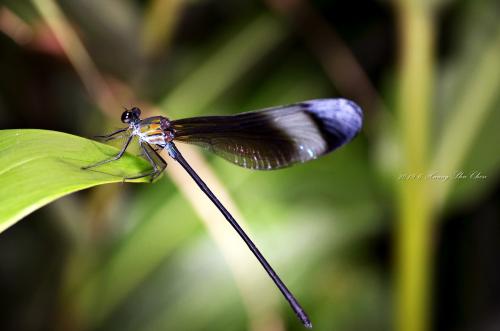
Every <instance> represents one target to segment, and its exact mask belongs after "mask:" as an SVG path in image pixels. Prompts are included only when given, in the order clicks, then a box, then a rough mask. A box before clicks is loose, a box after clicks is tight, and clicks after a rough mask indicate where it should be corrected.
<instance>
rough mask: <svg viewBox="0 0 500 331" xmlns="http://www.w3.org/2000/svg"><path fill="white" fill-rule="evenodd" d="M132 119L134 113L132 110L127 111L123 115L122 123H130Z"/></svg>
mask: <svg viewBox="0 0 500 331" xmlns="http://www.w3.org/2000/svg"><path fill="white" fill-rule="evenodd" d="M131 118H132V112H131V111H130V110H126V111H124V112H123V113H122V122H123V123H130V119H131Z"/></svg>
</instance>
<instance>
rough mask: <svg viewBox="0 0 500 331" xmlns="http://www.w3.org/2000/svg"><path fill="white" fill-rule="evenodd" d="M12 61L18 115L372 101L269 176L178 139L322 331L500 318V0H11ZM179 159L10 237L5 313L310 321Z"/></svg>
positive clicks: (208, 324)
mask: <svg viewBox="0 0 500 331" xmlns="http://www.w3.org/2000/svg"><path fill="white" fill-rule="evenodd" d="M0 73H1V78H0V128H1V129H9V128H40V129H50V130H57V131H63V132H67V133H72V134H77V135H81V136H86V137H91V136H93V135H96V134H102V133H104V132H107V131H110V130H112V129H113V128H118V127H120V122H119V116H120V114H121V112H122V111H123V108H122V106H125V107H130V106H132V105H137V106H140V107H141V108H142V109H143V111H145V112H146V114H147V115H151V114H159V113H161V114H162V115H164V116H168V117H170V118H183V117H190V116H197V115H208V114H231V113H237V112H241V111H248V110H252V109H257V108H263V107H269V106H274V105H279V104H286V103H292V102H296V101H301V100H306V99H312V98H320V97H346V98H350V99H353V100H355V101H356V102H357V103H359V104H360V105H361V106H362V107H363V109H364V111H365V125H364V130H363V132H362V133H361V134H360V135H359V136H358V137H357V138H356V139H355V140H354V141H353V142H352V143H351V144H349V145H347V146H345V147H343V148H341V149H340V150H338V151H336V152H335V153H334V154H332V155H329V156H327V157H324V158H322V159H320V160H316V161H313V162H310V163H307V164H303V165H297V166H295V167H292V168H289V169H285V170H280V171H270V172H265V171H263V172H259V171H250V170H246V169H243V168H239V167H236V166H234V165H232V164H229V163H228V162H226V161H224V160H221V159H219V158H217V157H213V156H212V155H207V154H205V153H203V152H202V151H200V150H197V149H191V148H187V147H185V146H180V149H181V150H182V151H183V152H184V153H185V157H186V159H188V160H189V161H190V162H191V163H192V165H193V167H194V168H195V169H196V170H198V171H199V172H200V174H201V176H202V177H204V178H206V180H207V182H208V184H209V185H210V186H212V187H213V189H214V191H215V192H216V194H218V195H220V196H221V199H222V200H223V201H224V202H225V203H226V204H227V207H228V209H229V210H230V211H232V212H233V213H234V214H235V216H237V219H238V220H240V221H241V222H242V223H244V224H245V228H246V229H248V231H249V232H250V235H251V237H252V238H253V239H254V240H255V242H256V244H257V245H258V246H259V247H260V248H261V250H262V251H263V253H264V255H265V256H266V257H267V258H268V259H269V261H270V262H271V264H272V265H273V266H274V267H275V268H276V270H277V271H278V273H279V274H280V275H281V277H282V278H283V280H284V281H285V283H286V284H287V285H288V286H289V288H290V289H291V290H292V292H294V293H295V294H296V296H297V297H298V299H299V301H300V302H301V303H302V305H303V306H304V308H305V309H306V311H307V312H308V313H309V316H310V318H311V320H312V322H313V325H314V326H315V329H316V330H339V331H340V330H389V329H392V330H410V331H412V330H413V331H425V330H498V329H500V299H499V298H500V267H499V264H498V258H497V252H498V249H499V248H500V240H499V238H500V223H499V220H500V203H499V201H500V179H499V170H500V153H499V149H498V143H499V142H500V130H499V129H498V125H499V123H500V111H499V106H500V93H499V91H500V5H499V3H498V1H495V0H485V1H438V0H436V1H431V0H429V1H410V0H408V1H404V0H401V1H396V0H395V1H348V2H346V1H322V0H316V1H306V0H262V1H256V0H241V1H230V0H184V1H182V0H151V1H139V0H134V1H133V0H129V1H118V0H108V1H98V0H59V1H55V0H32V1H28V0H21V1H19V0H7V1H5V0H4V1H2V2H1V4H0ZM118 145H119V142H118ZM167 173H168V175H166V176H164V177H163V178H162V179H161V180H160V181H158V182H156V183H154V184H113V185H106V186H101V187H97V188H94V189H91V190H86V191H84V192H79V193H77V194H72V195H69V196H66V197H64V198H62V199H59V200H58V201H56V202H54V203H52V204H50V205H48V206H46V207H44V208H42V209H40V210H38V211H36V212H34V213H33V214H31V215H29V216H28V217H26V218H25V219H23V220H22V221H21V222H19V223H17V224H16V225H14V226H13V227H11V228H9V229H8V230H6V231H5V232H3V233H2V234H0V307H1V309H0V329H1V330H122V331H126V330H146V331H148V330H255V331H271V330H273V331H275V330H276V331H279V330H301V329H303V327H302V325H301V324H300V322H299V321H297V320H296V318H295V316H294V314H293V313H292V312H291V310H290V309H289V307H288V305H287V304H286V302H285V301H284V300H283V298H282V297H281V295H280V293H279V291H278V290H277V289H275V288H274V287H273V284H272V283H271V281H270V280H269V279H268V278H267V277H266V275H265V273H264V271H263V270H262V268H261V267H260V266H259V265H258V264H257V263H256V262H255V261H254V258H253V256H251V255H250V254H249V253H248V252H247V251H246V247H245V246H244V244H243V243H242V242H240V240H239V238H237V237H236V234H235V233H233V232H232V231H231V229H229V227H228V226H227V225H226V222H225V220H224V219H223V218H222V217H221V216H220V215H219V214H218V212H217V211H216V210H215V208H214V207H212V206H211V205H210V203H209V202H208V201H207V199H206V198H205V197H203V196H202V195H201V194H200V193H199V192H198V191H197V190H198V189H197V187H195V185H194V184H192V183H191V182H190V180H189V178H187V177H186V176H185V175H184V174H182V171H180V170H179V169H178V168H177V165H176V164H174V162H172V161H170V162H169V166H168V168H167ZM460 173H461V174H462V175H461V176H460V175H459V174H460ZM443 176H448V177H443ZM1 189H2V188H1V178H0V190H1ZM0 208H1V202H0Z"/></svg>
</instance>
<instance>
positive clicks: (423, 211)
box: [395, 1, 433, 331]
mask: <svg viewBox="0 0 500 331" xmlns="http://www.w3.org/2000/svg"><path fill="white" fill-rule="evenodd" d="M426 4H427V2H420V1H400V3H399V6H398V8H397V9H398V15H399V24H400V27H401V43H400V44H401V51H400V54H401V67H400V79H401V80H400V81H401V85H400V92H399V96H398V98H399V99H398V117H399V124H400V137H401V148H402V155H403V163H402V169H401V172H402V174H408V175H415V176H417V177H416V178H415V179H413V180H405V181H399V182H398V188H399V191H398V193H399V200H398V203H399V214H398V222H397V230H396V236H395V238H396V302H395V307H396V315H395V316H396V320H395V326H396V327H395V329H396V330H401V331H403V330H404V331H425V330H427V329H428V325H429V306H430V300H429V293H430V275H431V255H432V254H431V253H432V242H431V238H432V222H431V219H432V216H433V212H432V201H431V197H430V194H429V193H430V190H429V182H428V181H427V180H426V179H425V176H426V172H427V170H428V153H429V152H428V142H429V140H428V139H429V134H430V125H429V113H430V107H431V100H432V95H431V91H432V80H433V79H432V69H433V22H432V12H431V9H430V8H428V5H426ZM419 176H423V177H421V178H419Z"/></svg>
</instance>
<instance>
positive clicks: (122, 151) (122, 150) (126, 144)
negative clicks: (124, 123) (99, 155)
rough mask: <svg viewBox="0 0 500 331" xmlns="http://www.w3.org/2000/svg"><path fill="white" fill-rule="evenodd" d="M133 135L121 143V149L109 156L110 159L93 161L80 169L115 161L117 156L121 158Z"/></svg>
mask: <svg viewBox="0 0 500 331" xmlns="http://www.w3.org/2000/svg"><path fill="white" fill-rule="evenodd" d="M133 137H134V136H130V137H128V139H127V142H126V143H125V144H124V145H123V148H122V149H121V151H120V152H119V153H118V154H117V155H116V156H114V157H112V158H110V159H106V160H102V161H100V162H97V163H94V164H91V165H88V166H86V167H82V169H84V170H86V169H90V168H94V167H98V166H100V165H103V164H106V163H109V162H113V161H116V160H118V159H119V158H121V157H122V156H123V154H124V153H125V151H126V150H127V148H128V145H129V144H130V142H131V141H132V138H133Z"/></svg>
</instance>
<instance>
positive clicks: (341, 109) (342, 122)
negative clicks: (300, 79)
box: [301, 98, 363, 149]
mask: <svg viewBox="0 0 500 331" xmlns="http://www.w3.org/2000/svg"><path fill="white" fill-rule="evenodd" d="M301 106H303V107H304V108H305V109H306V111H307V112H309V113H311V114H312V115H313V116H314V118H316V120H317V121H318V122H319V124H320V126H321V128H322V130H323V131H324V132H325V133H326V134H327V135H330V136H331V138H332V139H331V142H332V144H331V145H332V146H331V147H332V149H335V148H337V147H340V146H342V145H344V144H346V143H348V142H349V141H351V140H352V139H353V138H354V137H355V136H356V135H357V134H358V133H359V132H360V131H361V128H362V126H363V110H362V109H361V107H360V106H359V105H358V104H356V103H355V102H354V101H352V100H349V99H344V98H337V99H315V100H309V101H304V102H302V103H301Z"/></svg>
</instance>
